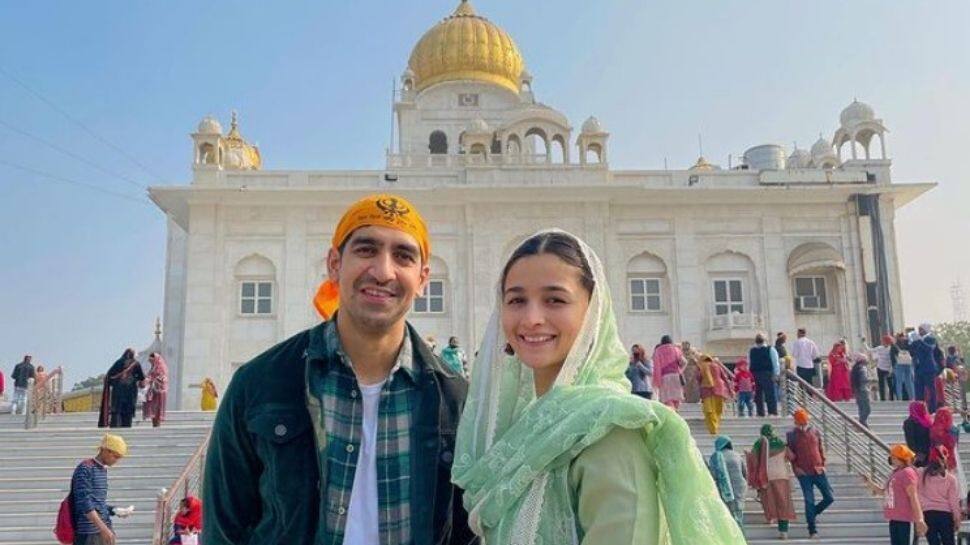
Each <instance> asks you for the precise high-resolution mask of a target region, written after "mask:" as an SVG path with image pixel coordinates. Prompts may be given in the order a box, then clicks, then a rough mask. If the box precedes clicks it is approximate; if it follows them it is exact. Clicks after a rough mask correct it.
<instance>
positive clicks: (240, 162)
mask: <svg viewBox="0 0 970 545" xmlns="http://www.w3.org/2000/svg"><path fill="white" fill-rule="evenodd" d="M223 142H224V144H225V146H226V155H225V159H224V161H225V165H224V166H225V167H226V168H229V169H236V170H259V169H260V168H262V167H263V158H262V157H261V156H260V154H259V148H258V147H257V146H254V145H252V144H250V143H249V142H247V141H246V139H245V138H243V137H242V134H240V132H239V122H238V121H237V119H236V112H232V125H231V127H230V129H229V134H227V135H226V137H225V138H224V139H223Z"/></svg>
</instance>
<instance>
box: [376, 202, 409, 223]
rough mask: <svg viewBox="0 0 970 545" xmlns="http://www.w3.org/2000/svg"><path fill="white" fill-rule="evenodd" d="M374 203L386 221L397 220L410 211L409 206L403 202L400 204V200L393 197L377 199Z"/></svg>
mask: <svg viewBox="0 0 970 545" xmlns="http://www.w3.org/2000/svg"><path fill="white" fill-rule="evenodd" d="M375 204H376V205H377V208H378V209H379V210H380V211H381V213H382V214H384V219H385V220H386V221H397V220H400V219H402V218H404V216H406V215H408V214H410V213H411V209H410V208H408V207H407V206H405V205H404V204H401V202H400V201H398V200H397V199H395V198H394V197H385V198H383V199H378V200H377V202H376V203H375Z"/></svg>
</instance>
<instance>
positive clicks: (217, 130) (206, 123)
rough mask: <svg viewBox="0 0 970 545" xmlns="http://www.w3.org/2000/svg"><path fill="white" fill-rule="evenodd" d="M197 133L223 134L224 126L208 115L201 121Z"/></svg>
mask: <svg viewBox="0 0 970 545" xmlns="http://www.w3.org/2000/svg"><path fill="white" fill-rule="evenodd" d="M195 132H197V133H199V134H222V125H220V124H219V121H217V120H216V118H214V117H212V116H211V115H207V116H205V117H203V118H202V121H199V126H198V128H196V130H195Z"/></svg>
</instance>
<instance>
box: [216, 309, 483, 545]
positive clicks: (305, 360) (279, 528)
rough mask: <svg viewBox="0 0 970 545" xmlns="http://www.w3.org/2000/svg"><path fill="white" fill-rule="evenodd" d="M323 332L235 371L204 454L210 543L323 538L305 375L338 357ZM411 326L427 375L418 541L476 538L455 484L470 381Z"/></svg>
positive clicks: (306, 543)
mask: <svg viewBox="0 0 970 545" xmlns="http://www.w3.org/2000/svg"><path fill="white" fill-rule="evenodd" d="M322 331H323V324H320V325H318V326H316V327H314V328H312V329H309V330H306V331H303V332H302V333H299V334H297V335H295V336H293V337H291V338H289V339H287V340H285V341H283V342H282V343H280V344H278V345H276V346H274V347H273V348H270V349H269V350H267V351H266V352H264V353H262V354H260V355H259V356H256V358H254V359H253V360H252V361H250V362H249V363H247V364H245V365H243V366H242V367H240V368H239V370H238V371H236V373H235V375H234V376H233V378H232V381H231V382H230V384H229V387H228V388H227V389H226V392H225V396H224V398H223V400H222V403H221V405H220V406H219V412H218V414H217V415H216V420H215V424H214V425H213V429H212V438H211V440H210V444H209V452H208V457H207V459H206V466H205V481H204V488H203V496H202V497H203V503H204V505H203V510H202V513H203V517H204V518H203V535H202V539H201V541H202V542H203V543H205V544H206V545H274V544H280V545H283V544H285V545H313V544H315V543H317V540H316V538H315V536H316V535H317V526H318V524H317V522H318V520H320V519H321V518H322V513H323V511H322V509H321V505H320V497H321V490H323V487H322V486H321V483H320V468H319V461H318V458H317V454H316V446H315V441H314V434H313V430H312V423H311V420H310V414H309V411H308V409H307V401H306V374H307V373H308V372H311V373H313V372H326V369H328V368H329V364H330V363H336V360H335V358H337V357H338V356H337V354H336V350H335V348H336V347H331V346H327V343H326V342H325V340H324V335H323V334H322ZM407 331H408V333H407V334H408V335H410V336H411V343H412V346H413V349H414V360H413V362H414V365H415V368H416V369H417V370H418V371H419V372H420V380H419V381H418V382H419V384H418V388H419V394H418V397H419V402H418V405H417V407H416V409H415V414H414V416H413V420H412V422H413V429H412V430H411V452H412V453H413V455H412V457H411V459H412V464H413V466H412V468H411V475H412V476H413V478H412V479H411V481H412V484H411V498H412V500H413V502H412V505H411V524H412V532H411V535H412V536H413V538H414V545H465V544H467V543H472V542H474V537H473V534H472V533H471V531H470V530H469V529H468V524H467V514H466V513H465V510H464V508H463V507H462V503H461V490H460V489H458V488H456V487H455V486H454V485H452V484H451V464H452V460H453V458H454V452H455V450H454V449H455V431H456V429H457V427H458V417H459V416H460V415H461V409H462V406H463V404H464V402H465V395H466V393H467V391H468V384H467V382H466V381H465V379H464V378H463V377H461V376H459V375H456V374H455V373H454V372H453V371H451V370H450V369H448V368H447V366H445V365H443V364H442V363H441V361H440V360H439V359H438V358H437V357H436V356H435V355H434V354H432V353H431V351H430V350H429V349H428V346H427V345H426V344H425V343H424V341H423V340H422V339H421V338H420V336H419V335H418V334H417V333H416V332H415V331H414V328H413V327H411V326H410V324H409V325H408V326H407ZM321 536H322V534H321ZM348 545H350V544H348Z"/></svg>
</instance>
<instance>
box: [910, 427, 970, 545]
mask: <svg viewBox="0 0 970 545" xmlns="http://www.w3.org/2000/svg"><path fill="white" fill-rule="evenodd" d="M917 473H918V474H919V483H918V486H917V488H918V492H919V504H920V507H922V508H923V519H924V520H925V521H926V526H927V531H926V541H928V542H929V545H955V543H956V542H955V541H954V539H953V534H954V532H955V531H956V530H957V529H958V528H960V521H961V519H962V512H961V510H960V496H961V494H960V485H959V483H957V478H956V475H954V474H953V472H952V471H947V452H946V449H945V448H943V447H942V446H940V447H937V448H936V449H934V451H933V453H932V454H931V455H930V463H929V465H927V466H926V467H924V468H921V469H919V470H918V471H917Z"/></svg>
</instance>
